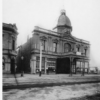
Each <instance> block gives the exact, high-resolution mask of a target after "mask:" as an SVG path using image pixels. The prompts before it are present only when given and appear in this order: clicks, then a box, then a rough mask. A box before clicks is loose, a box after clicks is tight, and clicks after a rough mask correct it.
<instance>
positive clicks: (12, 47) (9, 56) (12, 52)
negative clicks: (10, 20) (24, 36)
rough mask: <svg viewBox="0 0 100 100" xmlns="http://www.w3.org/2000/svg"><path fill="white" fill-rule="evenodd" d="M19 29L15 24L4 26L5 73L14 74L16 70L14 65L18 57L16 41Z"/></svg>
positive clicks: (4, 24)
mask: <svg viewBox="0 0 100 100" xmlns="http://www.w3.org/2000/svg"><path fill="white" fill-rule="evenodd" d="M17 35H18V32H17V27H16V25H15V24H7V23H3V25H2V43H3V46H2V49H3V55H2V62H3V72H4V73H13V72H14V70H15V68H14V67H13V64H14V63H15V59H16V56H17V52H16V41H17Z"/></svg>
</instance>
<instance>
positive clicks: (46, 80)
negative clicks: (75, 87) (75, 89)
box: [3, 74, 100, 89]
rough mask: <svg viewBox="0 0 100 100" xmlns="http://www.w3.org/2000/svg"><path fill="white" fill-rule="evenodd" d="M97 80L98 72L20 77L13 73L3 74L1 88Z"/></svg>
mask: <svg viewBox="0 0 100 100" xmlns="http://www.w3.org/2000/svg"><path fill="white" fill-rule="evenodd" d="M97 82H100V74H99V75H97V74H95V75H85V76H81V74H76V75H75V74H74V75H73V76H72V77H69V75H68V74H53V75H52V74H50V75H45V74H43V75H42V76H41V77H39V75H38V74H37V75H34V74H24V77H21V76H20V74H17V75H16V78H15V77H14V75H10V74H9V75H3V89H15V88H29V87H45V86H59V85H72V84H84V83H97Z"/></svg>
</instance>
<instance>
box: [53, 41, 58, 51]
mask: <svg viewBox="0 0 100 100" xmlns="http://www.w3.org/2000/svg"><path fill="white" fill-rule="evenodd" d="M53 52H57V43H56V42H54V43H53Z"/></svg>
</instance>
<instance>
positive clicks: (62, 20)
mask: <svg viewBox="0 0 100 100" xmlns="http://www.w3.org/2000/svg"><path fill="white" fill-rule="evenodd" d="M63 25H66V26H70V27H71V22H70V20H69V18H68V17H67V16H66V12H65V10H62V11H61V15H60V17H59V19H58V24H57V26H63Z"/></svg>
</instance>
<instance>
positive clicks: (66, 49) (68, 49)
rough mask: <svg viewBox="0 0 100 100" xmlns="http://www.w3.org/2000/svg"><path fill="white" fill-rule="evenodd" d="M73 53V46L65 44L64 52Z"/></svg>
mask: <svg viewBox="0 0 100 100" xmlns="http://www.w3.org/2000/svg"><path fill="white" fill-rule="evenodd" d="M70 51H71V45H70V44H68V43H65V45H64V52H70Z"/></svg>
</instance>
